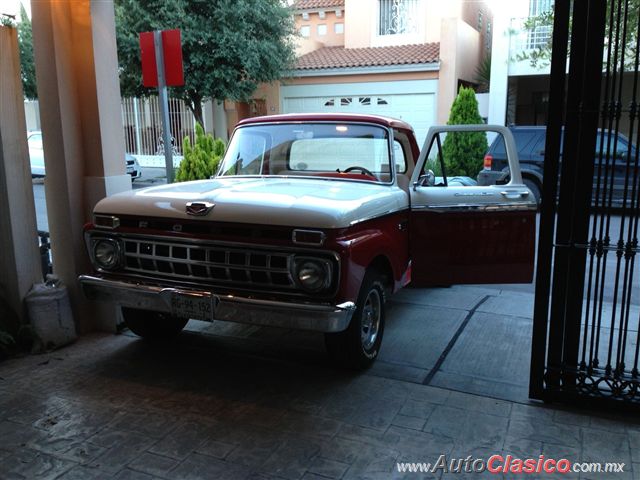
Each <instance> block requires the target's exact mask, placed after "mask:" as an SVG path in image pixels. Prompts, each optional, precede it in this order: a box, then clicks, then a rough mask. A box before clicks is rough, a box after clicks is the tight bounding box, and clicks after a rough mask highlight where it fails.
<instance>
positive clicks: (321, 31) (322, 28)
mask: <svg viewBox="0 0 640 480" xmlns="http://www.w3.org/2000/svg"><path fill="white" fill-rule="evenodd" d="M326 34H327V26H326V25H325V24H324V23H323V24H322V25H318V35H320V36H323V35H326Z"/></svg>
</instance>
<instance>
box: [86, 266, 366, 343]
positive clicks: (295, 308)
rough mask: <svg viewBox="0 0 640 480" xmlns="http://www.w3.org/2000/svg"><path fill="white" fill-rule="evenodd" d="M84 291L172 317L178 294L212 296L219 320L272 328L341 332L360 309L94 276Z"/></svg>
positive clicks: (96, 297)
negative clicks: (174, 300) (257, 297)
mask: <svg viewBox="0 0 640 480" xmlns="http://www.w3.org/2000/svg"><path fill="white" fill-rule="evenodd" d="M78 280H79V282H80V285H81V286H82V291H83V292H84V295H85V296H86V297H87V298H88V299H89V300H97V301H104V302H113V303H116V304H118V305H120V306H123V307H131V308H139V309H142V310H153V311H157V312H167V313H171V298H172V296H173V295H174V294H179V295H187V296H212V297H213V298H215V300H216V301H215V304H216V307H215V315H214V317H215V319H216V320H223V321H227V322H237V323H247V324H250V325H264V326H271V327H283V328H293V329H297V330H312V331H316V332H341V331H343V330H345V329H346V328H347V327H348V326H349V322H350V321H351V316H352V315H353V312H354V310H355V309H356V306H355V304H354V303H353V302H345V303H342V304H340V305H335V306H333V305H316V304H307V303H294V302H280V301H272V300H259V299H254V298H246V297H236V296H233V295H216V294H215V292H211V291H207V290H191V289H181V288H173V287H159V286H154V285H145V284H141V283H134V282H124V281H117V280H107V279H104V278H101V277H96V276H91V275H81V276H80V277H78Z"/></svg>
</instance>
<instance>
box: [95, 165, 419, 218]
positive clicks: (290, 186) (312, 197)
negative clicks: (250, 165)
mask: <svg viewBox="0 0 640 480" xmlns="http://www.w3.org/2000/svg"><path fill="white" fill-rule="evenodd" d="M187 202H211V203H213V204H215V207H214V208H213V209H212V210H211V211H210V212H209V213H208V214H207V215H206V216H202V217H197V216H192V215H188V214H187V213H186V210H185V208H186V203H187ZM407 207H408V198H407V194H406V193H405V192H404V191H403V190H401V189H400V188H398V187H397V186H389V185H377V184H372V183H363V182H355V181H346V180H337V179H336V180H334V179H312V178H282V177H267V178H262V177H261V178H255V177H251V178H247V177H241V178H238V177H235V178H231V177H229V178H217V179H214V180H203V181H196V182H187V183H174V184H171V185H163V186H158V187H150V188H144V189H140V190H133V191H130V192H124V193H119V194H116V195H113V196H110V197H107V198H104V199H103V200H101V201H100V202H99V203H98V204H97V205H96V207H95V209H94V213H97V214H109V215H116V216H117V215H133V216H138V217H164V218H171V219H176V220H191V221H216V222H236V223H248V224H259V225H281V226H294V227H309V228H344V227H348V226H350V225H353V224H355V223H358V222H360V221H362V220H366V219H369V218H374V217H378V216H381V215H384V214H386V213H389V212H393V211H397V210H401V209H403V208H407Z"/></svg>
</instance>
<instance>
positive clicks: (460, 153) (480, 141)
mask: <svg viewBox="0 0 640 480" xmlns="http://www.w3.org/2000/svg"><path fill="white" fill-rule="evenodd" d="M480 123H483V122H482V117H480V112H479V111H478V101H477V100H476V94H475V92H474V91H473V89H472V88H465V87H460V91H459V92H458V96H457V97H456V99H455V100H454V101H453V105H452V106H451V113H450V114H449V121H448V122H447V125H472V124H480ZM488 148H489V145H488V143H487V135H486V133H485V132H449V133H447V137H446V138H445V140H444V144H443V145H442V154H443V156H444V164H445V167H446V169H447V176H452V175H464V176H467V177H472V178H475V177H476V176H477V175H478V172H479V171H480V170H482V163H483V159H484V155H485V154H486V153H487V150H488Z"/></svg>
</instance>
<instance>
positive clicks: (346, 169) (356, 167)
mask: <svg viewBox="0 0 640 480" xmlns="http://www.w3.org/2000/svg"><path fill="white" fill-rule="evenodd" d="M354 170H360V171H361V172H362V173H364V174H365V175H369V176H370V177H373V178H376V176H375V175H374V174H373V173H371V171H370V170H367V169H366V168H364V167H359V166H357V165H354V166H353V167H349V168H345V169H344V170H343V171H342V173H349V172H353V171H354Z"/></svg>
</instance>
